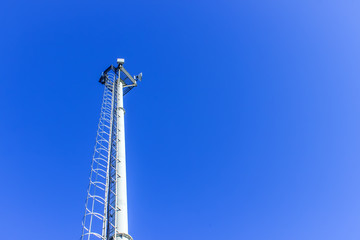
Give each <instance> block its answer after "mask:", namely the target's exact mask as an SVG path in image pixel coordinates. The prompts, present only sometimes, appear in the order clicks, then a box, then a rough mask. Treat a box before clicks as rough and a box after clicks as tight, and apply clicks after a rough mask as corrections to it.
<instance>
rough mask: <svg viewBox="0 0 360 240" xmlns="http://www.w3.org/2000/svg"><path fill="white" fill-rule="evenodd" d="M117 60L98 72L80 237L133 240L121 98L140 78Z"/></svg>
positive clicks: (123, 60) (85, 239)
mask: <svg viewBox="0 0 360 240" xmlns="http://www.w3.org/2000/svg"><path fill="white" fill-rule="evenodd" d="M124 63H125V59H123V58H118V59H117V64H118V66H117V67H114V66H113V65H110V66H109V67H108V68H107V69H105V71H104V72H103V73H102V74H101V77H100V79H99V82H100V83H101V84H103V85H104V95H103V102H102V106H101V114H100V120H99V125H98V131H97V136H96V144H95V150H94V155H93V160H92V164H91V171H90V184H89V187H88V191H87V198H86V203H85V214H84V218H83V230H82V235H81V240H95V239H97V240H98V239H101V240H132V237H131V236H130V235H129V233H128V209H127V185H126V157H125V123H124V114H125V109H124V104H123V97H124V96H125V95H126V94H127V93H128V92H130V90H132V89H133V88H134V87H136V86H137V82H138V81H141V79H142V73H140V74H139V75H137V76H135V77H132V76H131V75H130V74H129V73H128V72H127V71H126V69H125V68H124V66H123V65H124Z"/></svg>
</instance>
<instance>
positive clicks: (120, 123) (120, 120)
mask: <svg viewBox="0 0 360 240" xmlns="http://www.w3.org/2000/svg"><path fill="white" fill-rule="evenodd" d="M119 67H120V68H119V78H118V80H117V109H116V112H117V116H116V117H117V119H116V120H117V121H116V122H117V144H116V148H117V149H116V207H115V209H116V211H115V226H116V232H115V234H116V238H115V240H120V239H132V238H131V237H130V235H128V209H127V189H126V158H125V125H124V115H125V110H124V104H123V83H122V82H121V81H120V71H121V68H122V66H119Z"/></svg>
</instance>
